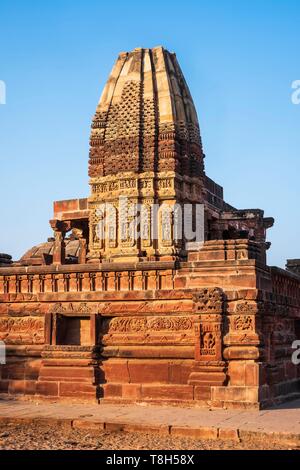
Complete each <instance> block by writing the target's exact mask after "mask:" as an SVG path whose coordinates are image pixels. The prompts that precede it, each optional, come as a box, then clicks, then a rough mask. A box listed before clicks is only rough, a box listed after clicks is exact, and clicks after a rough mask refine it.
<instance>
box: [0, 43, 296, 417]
mask: <svg viewBox="0 0 300 470" xmlns="http://www.w3.org/2000/svg"><path fill="white" fill-rule="evenodd" d="M204 157H205V155H204V153H203V148H202V142H201V136H200V130H199V124H198V118H197V113H196V110H195V107H194V104H193V99H192V97H191V94H190V92H189V89H188V86H187V84H186V82H185V79H184V76H183V74H182V71H181V69H180V66H179V64H178V62H177V59H176V56H175V54H174V53H170V52H168V51H167V50H165V49H164V48H162V47H156V48H153V49H142V48H137V49H135V50H133V51H132V52H129V53H121V54H120V55H119V57H118V59H117V61H116V63H115V65H114V67H113V70H112V72H111V74H110V76H109V78H108V81H107V83H106V86H105V88H104V90H103V93H102V96H101V99H100V101H99V104H98V106H97V109H96V113H95V115H94V117H93V120H92V124H91V137H90V153H89V177H90V195H89V197H88V198H86V199H72V200H64V201H56V202H54V213H53V218H52V220H50V226H51V229H52V231H53V236H52V237H51V238H49V239H48V241H46V242H45V243H41V244H40V245H38V246H34V247H33V248H31V249H29V250H28V251H27V252H26V253H25V254H24V255H23V256H22V257H21V259H20V260H18V261H13V260H12V258H11V257H10V256H9V255H5V254H1V255H0V340H1V341H3V342H4V343H5V346H6V363H5V364H3V365H0V393H1V394H3V395H5V396H6V394H8V395H18V396H21V395H23V396H35V397H51V398H53V397H54V398H55V399H68V400H70V399H76V400H98V401H99V402H100V403H101V402H113V403H116V402H118V403H130V402H136V403H137V402H140V403H173V404H177V405H180V404H189V405H191V404H195V405H197V406H213V407H243V408H259V407H265V406H270V405H272V404H273V403H276V402H278V401H281V400H285V399H288V398H292V397H293V398H294V397H295V396H296V395H297V394H299V392H300V387H299V383H300V365H298V366H297V365H296V364H294V363H293V361H292V354H293V348H292V344H293V342H294V340H296V339H297V338H298V339H300V261H299V260H289V261H288V263H287V268H286V269H280V268H277V267H270V266H268V264H267V261H266V252H267V250H268V248H269V246H270V243H269V242H268V241H267V240H266V231H267V229H268V228H270V227H272V225H273V222H274V220H273V219H272V218H269V217H265V216H264V212H263V211H262V210H260V209H242V210H240V209H236V208H235V207H233V206H231V205H229V204H228V203H226V202H225V200H224V197H223V188H222V187H221V186H220V185H218V184H217V183H215V182H214V181H213V180H212V179H210V178H209V177H208V176H207V175H206V173H205V167H204ZM108 206H109V207H110V210H108V209H107V207H108ZM163 206H164V207H165V208H167V210H164V211H160V210H159V209H160V208H161V207H163ZM198 206H199V207H201V208H202V222H203V223H202V233H203V239H202V240H201V241H200V242H199V241H194V240H192V239H188V238H187V237H186V235H185V234H183V227H182V224H181V225H180V224H178V220H177V219H178V214H179V212H180V209H181V208H184V207H189V208H191V210H190V217H189V220H190V223H191V226H192V227H194V231H196V229H195V225H196V222H195V218H196V215H195V214H197V210H196V209H195V208H196V207H198ZM137 207H142V210H141V212H142V214H138V213H137V211H136V210H135V208H137ZM153 207H158V216H157V217H154V212H153ZM122 211H123V212H124V213H125V212H126V213H127V215H128V217H127V219H126V220H125V222H123V219H121V218H120V217H119V216H120V214H121V213H122ZM154 222H155V223H154ZM153 225H155V226H156V230H153ZM141 227H142V230H141V233H140V236H136V234H137V229H139V228H141Z"/></svg>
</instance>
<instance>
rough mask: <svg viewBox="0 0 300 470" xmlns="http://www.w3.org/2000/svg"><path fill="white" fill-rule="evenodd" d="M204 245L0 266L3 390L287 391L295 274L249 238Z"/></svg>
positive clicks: (262, 396)
mask: <svg viewBox="0 0 300 470" xmlns="http://www.w3.org/2000/svg"><path fill="white" fill-rule="evenodd" d="M213 245H214V250H213V251H212V250H211V249H209V248H211V246H212V242H207V243H206V249H204V250H203V253H205V252H206V253H207V256H206V257H207V259H206V261H203V259H202V260H201V261H199V260H198V261H197V260H195V259H194V260H193V261H192V260H189V261H187V262H185V263H174V262H164V263H163V262H160V263H158V262H155V263H148V264H147V263H145V264H144V266H143V268H140V267H139V266H136V265H135V266H134V265H130V263H129V264H128V266H127V267H125V266H124V265H123V266H121V265H118V264H117V263H114V266H113V267H112V266H111V265H110V266H107V267H106V268H103V267H102V268H100V269H99V268H96V267H95V266H94V265H88V264H87V265H78V266H76V265H72V266H47V267H44V268H41V267H39V266H36V267H35V266H32V267H14V268H3V269H2V270H1V273H0V339H1V340H4V341H5V343H6V346H7V364H6V365H5V366H1V381H0V383H1V392H2V393H9V394H25V395H35V396H42V397H60V398H66V399H72V398H73V399H81V400H82V399H89V400H95V399H100V400H105V401H113V402H116V401H118V402H119V401H120V402H130V401H135V402H137V401H141V402H151V403H165V402H172V403H177V404H180V403H189V404H192V403H194V404H198V405H204V406H217V407H223V406H226V407H236V406H238V407H246V408H257V407H259V406H266V405H267V404H270V403H273V402H274V401H276V400H280V399H283V398H287V396H291V394H294V393H296V392H297V390H298V386H299V371H298V369H299V367H298V368H297V366H296V365H293V364H292V362H291V354H292V350H291V345H292V342H293V340H294V339H295V338H296V329H297V328H298V326H297V325H299V320H300V299H299V284H300V279H299V278H297V276H295V275H291V274H287V273H286V272H285V271H282V270H270V269H269V268H267V267H266V266H264V265H262V264H261V263H260V262H259V261H257V260H256V259H251V258H250V257H249V254H250V255H251V253H253V250H252V249H251V242H248V244H247V243H245V241H244V240H240V241H238V240H236V241H235V242H234V243H231V244H229V245H228V246H227V249H225V248H224V242H220V243H219V247H218V249H216V248H217V247H216V242H214V243H213ZM229 248H230V249H229ZM203 253H201V256H202V257H203ZM222 255H223V257H224V258H228V257H229V258H230V257H231V258H232V259H226V261H224V260H222V259H221V258H222Z"/></svg>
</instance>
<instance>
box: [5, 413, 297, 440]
mask: <svg viewBox="0 0 300 470" xmlns="http://www.w3.org/2000/svg"><path fill="white" fill-rule="evenodd" d="M0 423H1V424H10V423H13V424H27V425H30V424H34V423H35V424H40V425H49V426H57V427H60V428H69V427H71V428H74V429H84V430H86V431H90V432H96V433H97V432H100V431H103V430H105V431H108V432H129V433H130V432H141V433H154V434H160V435H170V436H174V437H188V438H191V439H195V440H223V441H227V440H231V441H239V442H243V441H248V440H252V441H253V440H254V441H257V442H261V441H264V440H266V439H268V440H269V441H270V440H271V441H274V442H278V441H280V443H281V444H283V443H284V444H286V445H289V446H291V447H298V446H299V445H300V434H299V433H293V432H263V431H247V430H243V429H239V428H227V427H225V428H218V427H214V426H199V427H192V426H191V427H189V426H176V425H161V424H158V425H148V424H143V423H141V424H137V423H132V422H125V421H123V420H120V421H118V420H115V421H107V422H106V421H104V420H91V419H89V418H86V419H84V418H82V419H66V418H49V417H44V418H41V417H34V416H32V417H28V416H27V417H3V416H0Z"/></svg>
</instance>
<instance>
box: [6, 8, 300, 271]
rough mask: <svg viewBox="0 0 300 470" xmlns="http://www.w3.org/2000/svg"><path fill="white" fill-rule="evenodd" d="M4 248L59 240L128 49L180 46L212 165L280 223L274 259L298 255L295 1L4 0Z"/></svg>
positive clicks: (245, 201)
mask: <svg viewBox="0 0 300 470" xmlns="http://www.w3.org/2000/svg"><path fill="white" fill-rule="evenodd" d="M0 44H1V59H0V80H2V81H4V82H5V84H6V105H0V201H1V212H0V217H1V219H0V220H1V230H0V252H5V253H10V254H12V255H13V257H14V258H15V259H17V258H19V257H20V256H21V255H22V254H23V253H24V251H26V249H28V248H30V247H31V246H33V245H34V244H37V243H40V242H42V241H45V239H46V238H47V237H49V236H51V235H52V233H51V229H50V227H49V224H48V220H49V219H50V218H51V216H52V202H53V201H54V200H59V199H70V198H74V197H75V198H77V197H86V196H87V195H88V193H89V187H88V176H87V162H88V143H89V128H90V122H91V117H92V115H93V113H94V111H95V108H96V104H97V102H98V99H99V97H100V94H101V91H102V88H103V86H104V84H105V81H106V80H107V77H108V74H109V72H110V70H111V68H112V65H113V63H114V61H115V59H116V57H117V55H118V53H119V52H120V51H129V50H131V49H134V48H135V47H154V46H157V45H163V46H164V47H166V48H167V49H169V50H171V51H175V52H176V54H177V58H178V60H179V63H180V65H181V68H182V70H183V72H184V75H185V77H186V80H187V82H188V84H189V87H190V90H191V93H192V96H193V98H194V102H195V105H196V108H197V111H198V117H199V121H200V127H201V133H202V139H203V144H204V150H205V153H206V156H207V157H206V172H207V174H208V175H209V176H210V177H211V178H213V179H215V180H216V181H217V182H218V183H220V184H222V185H223V186H224V190H225V198H226V200H227V201H228V202H230V203H232V204H233V205H235V206H236V207H239V208H261V209H264V210H265V215H266V216H273V217H275V219H276V223H275V226H274V228H272V229H271V230H269V234H268V239H269V240H270V241H271V242H272V247H271V249H270V251H269V263H270V264H272V265H274V264H276V265H279V266H284V264H285V260H286V258H297V257H299V258H300V246H299V239H300V217H299V200H300V197H299V196H300V160H299V150H300V132H299V131H300V104H299V105H295V104H293V103H292V100H291V95H292V88H291V84H292V82H293V81H294V80H300V63H299V48H300V2H299V0H235V1H234V0H202V1H201V0H185V1H182V0H180V1H178V0H171V1H170V0H167V1H163V0H160V1H157V0H152V1H147V0H145V1H133V0H127V1H118V0H114V1H111V2H108V1H100V0H98V1H96V0H59V1H58V0H51V1H38V0H36V1H33V0H19V1H16V0H0Z"/></svg>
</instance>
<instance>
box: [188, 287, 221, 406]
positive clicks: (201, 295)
mask: <svg viewBox="0 0 300 470" xmlns="http://www.w3.org/2000/svg"><path fill="white" fill-rule="evenodd" d="M223 305H224V296H223V292H222V290H221V289H218V288H212V289H202V290H200V291H198V292H197V293H196V294H195V295H194V310H195V313H196V314H197V317H196V319H195V322H194V325H195V367H194V369H193V371H192V373H191V374H190V377H189V380H188V383H189V385H194V387H195V389H194V396H195V399H196V400H211V398H212V393H211V392H212V387H214V386H222V385H224V384H225V382H226V368H225V362H224V361H223V358H222V334H223Z"/></svg>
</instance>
